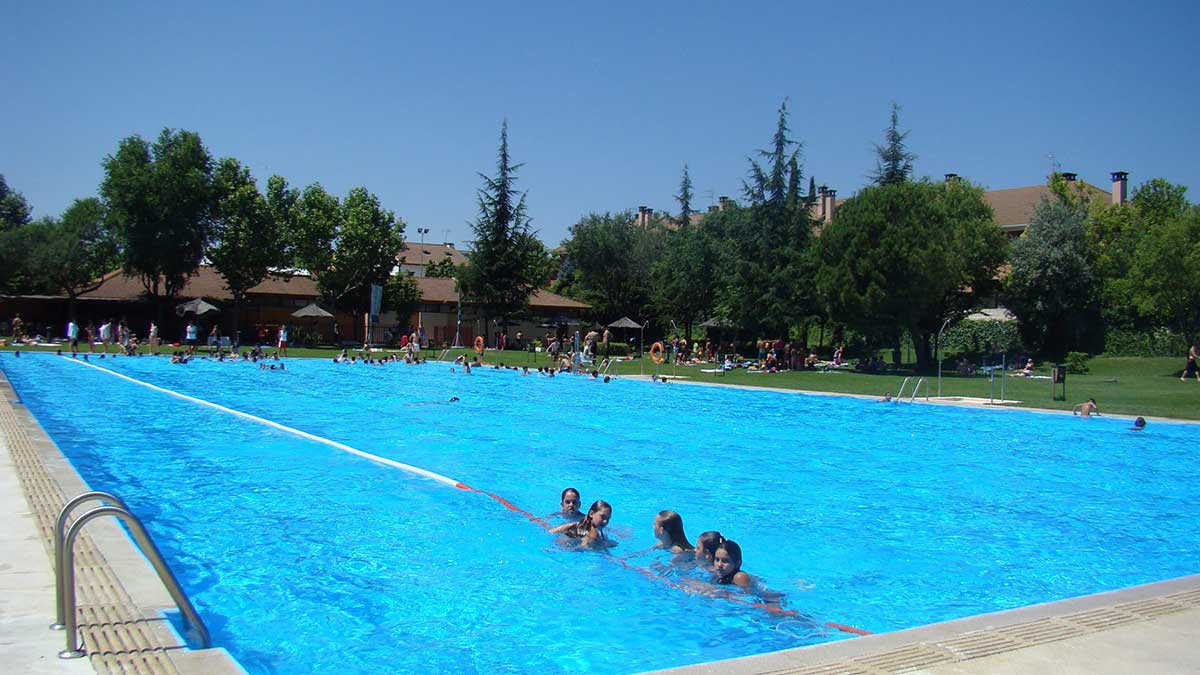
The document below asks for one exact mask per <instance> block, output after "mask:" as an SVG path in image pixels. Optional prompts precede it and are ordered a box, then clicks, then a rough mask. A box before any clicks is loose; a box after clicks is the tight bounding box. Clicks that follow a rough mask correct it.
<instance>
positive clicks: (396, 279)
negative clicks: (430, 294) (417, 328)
mask: <svg viewBox="0 0 1200 675" xmlns="http://www.w3.org/2000/svg"><path fill="white" fill-rule="evenodd" d="M420 306H421V288H420V286H418V285H417V279H416V277H414V276H413V275H411V274H409V273H407V272H400V273H399V274H393V275H392V276H391V277H390V278H389V279H388V281H387V284H385V285H384V287H383V308H382V311H385V312H386V311H393V312H395V313H396V316H397V317H398V318H400V319H401V321H402V323H405V324H406V325H407V323H406V317H408V316H410V315H411V314H412V313H413V312H415V311H417V308H418V307H420ZM410 328H411V327H410Z"/></svg>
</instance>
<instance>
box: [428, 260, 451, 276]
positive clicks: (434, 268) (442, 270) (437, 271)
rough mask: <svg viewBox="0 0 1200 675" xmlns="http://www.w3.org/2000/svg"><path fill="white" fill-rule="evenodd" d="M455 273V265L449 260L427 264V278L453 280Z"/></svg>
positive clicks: (431, 261) (432, 261)
mask: <svg viewBox="0 0 1200 675" xmlns="http://www.w3.org/2000/svg"><path fill="white" fill-rule="evenodd" d="M454 272H455V269H454V263H453V262H451V261H450V259H449V258H442V259H441V260H430V261H429V262H427V263H425V276H427V277H430V278H433V279H453V278H454Z"/></svg>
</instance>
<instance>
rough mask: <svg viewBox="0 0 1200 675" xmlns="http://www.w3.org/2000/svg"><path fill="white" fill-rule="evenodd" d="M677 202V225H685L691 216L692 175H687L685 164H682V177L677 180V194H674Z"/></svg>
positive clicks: (688, 222)
mask: <svg viewBox="0 0 1200 675" xmlns="http://www.w3.org/2000/svg"><path fill="white" fill-rule="evenodd" d="M675 199H676V201H678V202H679V227H680V229H682V228H685V227H687V226H688V225H689V224H690V223H691V217H692V213H693V211H692V177H691V176H689V175H688V167H687V164H684V165H683V178H682V179H681V180H680V181H679V194H677V195H675Z"/></svg>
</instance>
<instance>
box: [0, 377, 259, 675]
mask: <svg viewBox="0 0 1200 675" xmlns="http://www.w3.org/2000/svg"><path fill="white" fill-rule="evenodd" d="M0 395H2V396H3V399H4V400H3V401H0V435H3V436H4V439H3V440H4V443H3V445H4V447H5V449H6V450H7V452H8V454H9V455H10V457H11V460H12V466H13V468H14V469H15V472H16V478H17V482H18V483H19V484H20V486H21V492H22V497H23V498H24V501H25V503H26V505H27V507H28V508H29V510H30V512H31V513H32V514H33V516H34V524H35V526H36V530H37V537H36V538H37V540H38V541H39V542H40V543H41V548H42V553H43V554H44V555H45V569H47V570H51V574H53V572H52V570H53V567H54V561H53V543H52V539H51V532H52V531H53V525H54V521H55V519H56V517H57V516H58V513H59V510H61V508H62V505H63V503H64V502H65V497H64V495H75V494H79V493H82V492H86V491H88V490H89V489H90V488H89V487H88V485H87V483H86V482H85V481H84V480H83V478H82V477H81V476H80V475H79V474H78V472H76V471H75V468H74V467H73V466H72V465H71V463H70V462H69V461H68V460H67V459H66V457H65V456H64V455H63V454H62V452H61V451H60V450H59V448H58V446H57V445H56V444H55V443H54V441H53V440H51V439H50V437H49V435H48V434H46V432H45V430H44V429H42V427H41V425H40V423H39V422H38V421H37V419H36V418H34V416H33V415H32V414H31V413H30V412H29V411H28V410H27V409H25V407H24V405H23V404H21V403H20V402H19V401H17V399H16V392H15V391H14V390H13V388H12V385H11V383H10V382H9V381H8V378H7V375H6V374H5V373H4V371H3V370H0ZM14 402H15V404H14ZM77 513H82V510H81V511H79V512H77ZM30 545H31V546H33V547H36V544H33V542H30ZM76 552H77V558H76V588H77V589H78V590H77V593H78V595H77V597H78V599H79V611H80V614H81V617H80V626H79V629H80V637H81V642H82V643H83V644H84V646H85V647H86V649H87V652H88V660H89V661H90V664H91V667H92V668H93V669H94V670H95V672H96V673H98V674H100V675H107V674H108V673H114V674H115V673H125V672H139V673H155V674H157V673H179V674H180V675H193V674H195V675H207V674H212V675H245V670H244V669H243V668H242V667H241V665H240V664H238V663H237V662H236V661H235V660H234V659H233V657H232V656H231V655H229V653H228V652H226V651H225V650H224V649H221V648H213V649H203V650H191V649H188V648H187V647H186V645H184V644H183V643H182V642H181V641H180V640H179V637H178V636H177V635H176V633H175V631H174V630H173V629H172V628H171V626H170V623H169V622H168V621H167V619H166V618H165V617H164V615H163V614H162V612H163V611H164V610H170V609H174V603H173V601H172V600H171V597H170V595H169V594H168V593H167V591H166V589H165V588H163V586H162V584H161V582H160V581H159V580H158V576H157V575H156V574H155V573H154V570H153V568H152V567H151V566H150V564H149V563H148V562H147V561H146V559H145V558H144V557H142V555H141V553H140V552H139V551H138V550H137V549H136V547H135V546H134V545H133V542H132V541H130V539H129V538H128V537H127V536H126V535H125V533H124V531H123V530H121V528H120V527H119V526H118V525H117V524H116V522H115V521H113V520H111V519H101V520H97V521H95V522H93V523H90V524H89V525H88V526H87V528H86V529H85V531H84V533H83V534H82V535H81V536H80V538H79V540H78V542H77V544H76ZM45 607H46V625H47V626H49V624H50V623H52V622H53V619H54V617H53V607H54V597H53V591H52V590H51V591H50V592H49V594H48V595H47V597H46V598H45ZM46 631H47V633H49V632H50V630H49V628H47V629H46ZM56 635H57V636H60V637H62V639H63V641H64V643H65V639H66V638H65V634H64V633H61V632H59V633H56ZM63 646H65V644H64V645H63ZM45 658H47V659H57V657H56V656H55V654H46V655H45Z"/></svg>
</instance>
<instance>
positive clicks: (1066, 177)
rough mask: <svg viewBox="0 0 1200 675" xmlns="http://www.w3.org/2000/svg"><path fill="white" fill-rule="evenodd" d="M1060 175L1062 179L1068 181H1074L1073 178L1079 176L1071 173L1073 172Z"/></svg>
mask: <svg viewBox="0 0 1200 675" xmlns="http://www.w3.org/2000/svg"><path fill="white" fill-rule="evenodd" d="M1062 177H1063V180H1065V181H1067V182H1068V183H1074V182H1075V179H1076V178H1078V177H1079V176H1077V175H1076V174H1073V173H1063V175H1062Z"/></svg>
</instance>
